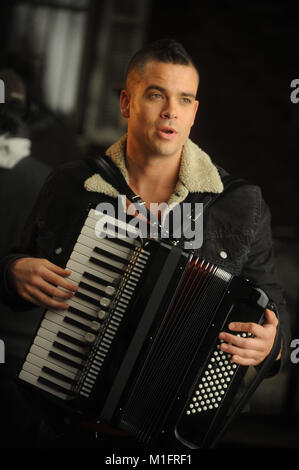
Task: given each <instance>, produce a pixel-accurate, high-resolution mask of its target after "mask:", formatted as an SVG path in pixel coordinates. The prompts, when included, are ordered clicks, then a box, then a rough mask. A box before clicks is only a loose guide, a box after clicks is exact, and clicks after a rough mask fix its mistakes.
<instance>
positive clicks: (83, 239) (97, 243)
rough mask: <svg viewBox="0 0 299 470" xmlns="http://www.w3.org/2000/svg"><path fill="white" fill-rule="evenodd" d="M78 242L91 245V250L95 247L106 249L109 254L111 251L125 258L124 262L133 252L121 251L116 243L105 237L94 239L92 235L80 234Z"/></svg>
mask: <svg viewBox="0 0 299 470" xmlns="http://www.w3.org/2000/svg"><path fill="white" fill-rule="evenodd" d="M77 242H78V243H80V244H81V245H83V246H86V247H89V248H90V249H91V250H93V249H94V248H95V247H98V248H101V249H102V250H105V251H106V252H107V254H108V256H109V253H112V254H113V255H116V256H119V257H120V258H122V259H123V260H124V262H127V260H128V258H129V256H130V254H131V253H132V251H131V250H127V253H125V252H124V251H120V250H118V249H117V248H115V243H112V242H107V241H106V240H105V239H103V240H101V239H96V240H94V239H92V238H90V237H87V236H86V235H83V234H81V235H79V237H78V240H77Z"/></svg>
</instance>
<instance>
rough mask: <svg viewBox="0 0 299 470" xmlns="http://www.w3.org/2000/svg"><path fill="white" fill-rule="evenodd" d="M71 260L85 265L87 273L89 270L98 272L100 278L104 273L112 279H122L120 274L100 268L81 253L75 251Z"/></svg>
mask: <svg viewBox="0 0 299 470" xmlns="http://www.w3.org/2000/svg"><path fill="white" fill-rule="evenodd" d="M70 258H71V259H72V260H74V261H77V262H78V263H81V264H83V265H84V266H85V271H87V270H89V268H91V269H93V270H94V271H96V272H97V274H96V276H99V277H100V275H101V273H103V274H106V275H108V276H110V277H111V278H112V279H119V278H120V274H118V273H115V272H114V271H111V270H109V269H107V268H104V267H103V266H99V265H98V264H95V263H92V262H90V261H89V257H88V256H85V255H82V254H81V253H78V252H76V251H73V252H72V254H71V257H70Z"/></svg>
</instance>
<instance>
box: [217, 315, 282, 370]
mask: <svg viewBox="0 0 299 470" xmlns="http://www.w3.org/2000/svg"><path fill="white" fill-rule="evenodd" d="M277 325H278V319H277V317H276V315H275V313H274V312H273V311H272V310H269V309H266V311H265V323H263V325H259V324H257V323H251V322H248V323H247V322H233V323H229V325H228V327H229V329H230V330H232V331H234V332H236V333H237V332H240V333H243V332H245V333H251V335H252V337H246V338H245V337H242V336H237V335H235V334H230V333H226V332H221V333H220V334H219V338H220V339H221V340H224V342H223V343H222V344H221V346H220V348H221V350H222V351H225V352H227V353H228V354H231V355H232V361H233V362H235V363H236V364H240V365H242V366H257V365H258V364H260V363H261V362H263V360H264V359H265V358H266V357H267V356H268V354H269V353H270V351H271V349H272V346H273V344H274V339H275V335H276V328H277ZM279 358H280V354H279V356H278V357H277V359H279Z"/></svg>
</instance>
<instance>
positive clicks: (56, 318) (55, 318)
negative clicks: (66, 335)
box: [45, 310, 87, 335]
mask: <svg viewBox="0 0 299 470" xmlns="http://www.w3.org/2000/svg"><path fill="white" fill-rule="evenodd" d="M45 318H46V319H47V320H50V321H51V322H53V323H56V324H57V325H59V326H63V327H64V328H65V329H66V330H70V331H73V332H75V333H78V334H81V335H84V334H86V333H87V332H86V331H85V330H82V329H80V328H79V327H77V326H74V325H71V324H69V323H65V322H64V316H62V315H58V313H55V312H52V311H50V310H48V311H47V312H46V314H45Z"/></svg>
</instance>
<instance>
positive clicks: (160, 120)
mask: <svg viewBox="0 0 299 470" xmlns="http://www.w3.org/2000/svg"><path fill="white" fill-rule="evenodd" d="M198 85H199V73H198V71H197V69H196V67H195V65H194V63H193V61H192V59H191V58H190V57H189V55H188V54H187V53H186V51H185V50H184V48H183V47H182V46H181V45H180V44H178V43H177V42H176V41H173V40H161V41H157V42H155V43H153V44H151V45H149V46H148V47H145V48H144V49H142V50H141V51H139V52H138V53H137V54H136V55H135V56H134V57H133V59H132V60H131V62H130V64H129V67H128V73H127V78H126V87H125V89H124V90H122V92H121V96H120V109H121V113H122V115H123V116H124V117H125V118H126V119H127V123H128V131H127V135H126V136H124V137H123V138H122V139H120V141H119V142H117V143H115V144H114V145H112V146H111V147H110V149H108V150H107V156H108V158H112V159H113V160H114V162H115V163H116V164H117V165H118V166H119V168H120V170H121V171H122V173H123V175H124V176H125V178H126V180H127V182H128V183H129V185H130V187H131V189H132V190H133V191H134V192H135V193H136V194H138V195H140V196H141V197H142V199H143V200H144V201H145V203H146V206H147V207H148V208H149V209H150V208H151V206H150V204H151V203H161V202H167V203H168V205H169V206H170V205H171V207H174V206H175V205H176V204H183V203H185V202H187V201H188V202H190V201H191V202H196V201H197V200H199V197H200V196H202V195H203V194H204V193H212V194H213V193H214V194H219V193H222V192H223V183H222V179H223V177H224V175H225V174H226V173H225V171H224V170H223V169H221V168H217V167H216V166H215V165H214V164H213V163H212V161H211V160H210V158H209V157H208V155H206V154H205V153H204V152H203V151H202V150H201V149H199V147H197V145H195V144H194V143H193V142H191V141H190V140H189V133H190V129H191V127H192V126H193V124H194V120H195V116H196V112H197V109H198V100H197V98H196V97H197V90H198ZM117 195H118V193H117V191H116V190H115V188H113V187H111V186H110V185H109V184H107V183H106V182H105V181H104V180H103V178H102V177H101V176H100V175H99V174H93V172H92V171H91V170H90V168H89V167H88V166H87V165H86V163H85V162H77V163H72V164H68V165H65V166H64V167H62V168H61V169H58V170H56V171H55V172H54V173H53V174H52V175H51V176H50V177H49V179H48V181H47V183H46V185H45V186H44V188H43V190H42V192H41V195H40V197H39V199H38V201H37V203H36V207H35V209H34V211H33V213H32V215H31V218H30V219H29V221H28V223H27V226H26V228H25V230H24V237H23V243H22V246H21V247H20V249H19V250H18V251H17V252H15V253H12V254H10V255H8V256H6V257H5V258H4V259H3V260H2V263H1V272H2V282H1V291H2V295H3V296H4V298H5V299H6V301H7V302H9V303H10V304H12V305H14V306H15V308H16V309H18V308H19V309H20V308H23V309H26V308H28V305H31V304H32V303H33V304H35V305H39V306H43V307H46V308H58V309H59V308H60V309H67V308H68V304H67V301H68V299H70V298H72V296H73V295H74V294H75V293H76V290H77V286H76V285H75V284H74V283H73V282H71V281H70V280H68V276H69V275H70V271H69V270H67V269H64V268H63V266H65V264H66V261H67V260H68V257H69V254H70V250H71V248H72V246H73V242H74V237H75V236H77V233H78V231H79V228H80V226H81V225H82V221H83V219H84V217H85V216H86V208H87V207H88V204H90V203H98V202H100V201H107V202H110V203H113V204H115V199H116V197H117ZM84 214H85V216H84ZM162 215H163V214H162ZM204 227H205V229H204V242H203V246H202V248H200V249H198V250H196V254H198V255H199V256H201V257H203V258H205V259H207V260H209V261H211V262H214V263H216V264H218V265H221V266H223V267H224V269H226V270H228V271H229V272H231V273H232V274H236V275H242V276H244V277H246V278H249V279H251V280H252V281H253V282H254V283H255V284H257V285H258V286H259V287H261V288H262V289H264V290H265V291H266V292H267V293H268V295H269V296H270V298H271V299H272V300H273V301H274V302H275V304H276V306H277V308H278V311H279V313H280V322H281V325H280V326H281V331H282V336H281V345H282V348H281V352H280V353H279V354H278V356H277V367H276V368H275V369H277V370H278V369H279V367H280V366H281V364H282V362H283V361H282V359H284V358H285V355H286V350H287V344H288V318H287V314H286V311H285V305H284V300H283V297H282V294H281V290H280V288H279V286H278V284H277V281H276V278H275V268H274V263H273V256H272V250H271V232H270V222H269V211H268V209H267V207H266V205H265V203H264V201H263V200H262V197H261V193H260V190H259V188H257V187H256V186H251V185H246V186H242V187H239V188H238V189H235V190H233V191H231V192H230V193H229V194H224V195H223V196H222V197H220V198H219V199H218V201H217V203H215V204H214V205H213V206H212V207H211V208H210V209H209V210H208V211H207V213H206V214H205V215H204ZM61 288H63V289H61ZM16 293H17V294H18V296H17V297H16V296H15V294H16ZM277 325H278V319H277V317H276V315H275V313H274V312H273V311H271V310H268V309H267V310H266V311H265V322H264V324H263V325H258V324H255V323H237V322H236V323H234V324H231V325H230V329H231V331H232V333H233V332H238V331H246V332H248V333H251V334H252V335H253V336H252V337H251V338H243V337H239V336H236V335H235V334H229V333H227V332H226V333H225V332H221V333H220V338H221V339H223V340H224V341H223V343H222V346H221V347H222V349H223V350H224V351H226V352H228V353H230V354H231V355H232V360H233V361H234V362H236V363H237V364H242V365H254V366H258V365H260V364H261V363H262V362H263V361H264V360H265V358H266V357H267V356H268V354H269V352H270V351H271V349H272V346H273V343H274V338H275V335H276V329H277Z"/></svg>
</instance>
